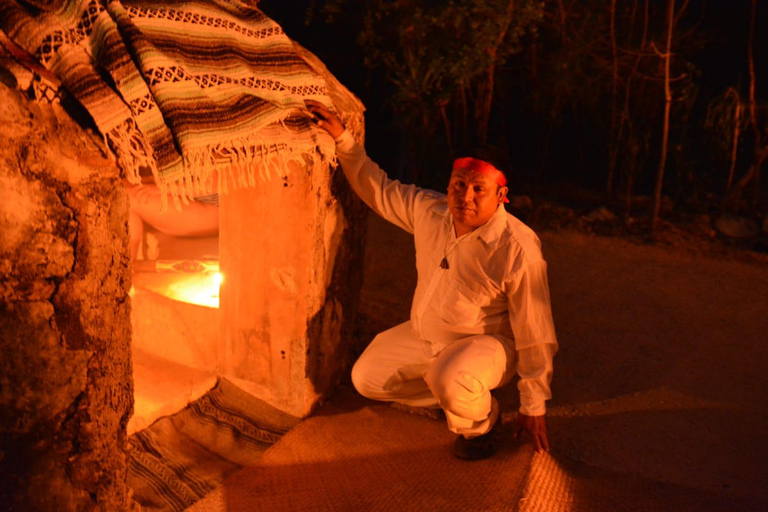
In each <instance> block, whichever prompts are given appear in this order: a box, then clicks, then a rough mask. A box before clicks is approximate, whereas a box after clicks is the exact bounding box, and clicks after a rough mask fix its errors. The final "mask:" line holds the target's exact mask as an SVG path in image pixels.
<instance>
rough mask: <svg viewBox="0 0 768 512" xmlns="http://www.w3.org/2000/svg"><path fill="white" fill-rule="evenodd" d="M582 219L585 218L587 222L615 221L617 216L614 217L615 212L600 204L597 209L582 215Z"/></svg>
mask: <svg viewBox="0 0 768 512" xmlns="http://www.w3.org/2000/svg"><path fill="white" fill-rule="evenodd" d="M582 219H584V220H586V221H587V222H615V221H616V219H618V217H616V214H615V213H613V212H612V211H611V210H609V209H608V208H606V207H605V206H601V207H600V208H598V209H597V210H594V211H592V212H590V213H589V214H587V215H584V216H583V217H582Z"/></svg>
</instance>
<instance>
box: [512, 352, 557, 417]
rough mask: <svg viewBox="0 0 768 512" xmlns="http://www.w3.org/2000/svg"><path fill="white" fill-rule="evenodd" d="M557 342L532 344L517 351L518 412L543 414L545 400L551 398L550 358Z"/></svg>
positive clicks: (533, 414)
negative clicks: (518, 377)
mask: <svg viewBox="0 0 768 512" xmlns="http://www.w3.org/2000/svg"><path fill="white" fill-rule="evenodd" d="M556 351H557V344H553V343H546V344H543V345H533V346H530V347H527V348H524V349H522V350H518V352H517V374H518V375H519V376H520V381H519V382H518V383H517V389H518V390H519V391H520V412H521V413H523V414H525V415H528V416H543V415H544V414H546V412H547V406H546V401H547V400H549V399H550V398H552V392H551V391H550V387H549V385H550V383H551V382H552V358H553V357H554V355H555V352H556Z"/></svg>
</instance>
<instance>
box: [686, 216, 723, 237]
mask: <svg viewBox="0 0 768 512" xmlns="http://www.w3.org/2000/svg"><path fill="white" fill-rule="evenodd" d="M691 228H692V229H693V231H695V232H697V233H701V234H703V235H706V236H708V237H710V238H712V237H714V236H715V235H716V234H717V232H716V231H715V230H714V229H712V217H710V216H709V215H694V216H692V217H691Z"/></svg>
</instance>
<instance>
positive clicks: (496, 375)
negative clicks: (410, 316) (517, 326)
mask: <svg viewBox="0 0 768 512" xmlns="http://www.w3.org/2000/svg"><path fill="white" fill-rule="evenodd" d="M502 339H503V338H501V337H497V336H493V335H487V334H481V335H474V336H469V337H465V338H458V339H456V340H454V341H450V342H449V343H447V344H445V345H443V344H440V345H437V344H434V343H431V342H430V341H427V340H424V339H421V338H418V337H416V336H414V335H413V333H412V332H411V322H405V323H403V324H400V325H398V326H396V327H393V328H392V329H389V330H387V331H384V332H382V333H381V334H379V335H378V336H376V337H375V338H374V339H373V341H372V342H371V344H370V345H369V346H368V348H366V349H365V351H364V352H363V353H362V355H361V356H360V358H359V359H358V360H357V362H356V363H355V366H354V367H353V368H352V383H353V384H354V385H355V388H356V389H357V391H358V392H359V393H360V394H361V395H363V396H365V397H367V398H371V399H373V400H386V401H392V402H399V403H402V404H406V405H410V406H414V407H442V408H443V410H444V411H445V416H446V419H447V420H448V428H450V429H451V431H453V432H455V433H457V434H462V435H464V436H465V437H467V438H471V437H475V436H479V435H482V434H485V433H486V432H488V431H489V430H490V429H491V427H492V426H493V424H494V423H495V422H496V420H497V418H498V415H499V404H498V402H497V400H496V398H494V397H492V396H491V390H492V389H495V388H498V387H500V386H502V385H504V384H506V383H507V382H509V381H510V380H511V379H512V377H513V376H514V374H515V361H516V356H515V353H514V351H513V350H512V349H510V348H509V346H508V345H509V342H508V341H507V343H505V342H504V341H502Z"/></svg>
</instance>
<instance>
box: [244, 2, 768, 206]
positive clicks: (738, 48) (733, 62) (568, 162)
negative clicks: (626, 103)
mask: <svg viewBox="0 0 768 512" xmlns="http://www.w3.org/2000/svg"><path fill="white" fill-rule="evenodd" d="M609 3H610V2H602V4H605V5H608V4H609ZM618 3H619V4H621V3H622V2H621V1H620V2H618ZM665 3H666V2H662V1H657V2H656V1H652V2H651V9H652V11H653V14H652V18H651V27H650V29H651V32H652V34H653V37H654V38H655V40H656V41H658V42H660V43H661V42H663V40H664V38H663V31H664V23H663V22H664V18H663V11H664V4H665ZM760 3H761V2H758V4H760ZM323 4H324V3H323V2H318V1H317V0H294V1H292V2H290V3H285V2H280V1H277V0H262V1H261V2H260V3H259V8H260V9H261V10H262V11H264V12H265V13H266V14H267V15H269V16H270V17H272V18H273V19H275V20H276V21H277V22H278V23H279V24H280V25H281V26H282V27H283V28H284V30H285V32H286V33H287V34H288V36H289V37H291V38H292V39H294V40H296V41H298V42H299V43H301V44H302V45H303V46H305V47H306V48H308V49H309V50H310V51H312V52H313V53H315V54H316V55H318V57H320V58H321V59H322V60H323V62H324V63H325V64H326V65H327V66H328V68H329V69H330V70H331V72H333V73H334V75H336V76H337V77H338V78H339V80H340V81H341V82H342V83H344V84H345V85H346V86H347V87H348V88H349V89H350V90H351V91H352V92H354V93H355V94H356V95H357V96H358V97H359V98H360V99H361V100H362V101H363V103H364V104H365V106H366V108H367V112H366V132H367V137H366V139H367V144H366V146H367V151H368V153H369V155H370V156H371V157H372V158H373V159H374V160H375V161H377V162H378V163H379V164H380V165H381V166H382V167H383V168H384V169H385V170H387V172H388V173H389V174H390V175H391V176H393V177H396V178H399V179H402V180H403V181H413V180H414V175H413V173H412V172H411V171H410V169H409V165H408V162H409V160H412V159H415V158H416V157H415V156H414V155H413V152H412V150H411V149H410V148H409V145H408V141H409V140H413V139H414V138H418V137H419V136H420V134H419V133H418V132H417V131H413V130H408V129H407V128H405V127H404V126H403V125H402V123H399V122H398V118H397V115H396V113H394V112H393V109H392V108H391V97H392V94H393V92H394V86H393V85H392V84H391V83H390V82H389V81H388V80H387V78H386V69H383V68H382V67H379V68H374V69H371V68H369V67H366V66H365V64H364V57H365V52H364V50H363V48H362V47H361V45H360V44H359V43H358V37H359V33H360V30H361V24H362V17H363V15H364V12H365V9H366V8H367V7H366V2H350V1H347V2H343V3H342V15H336V16H335V17H334V18H333V20H332V21H329V20H328V19H327V16H326V15H325V14H324V12H323V11H322V6H323ZM554 4H555V2H546V3H545V10H546V11H547V15H546V16H545V19H544V20H543V21H542V23H541V25H540V26H539V27H538V35H537V36H536V37H535V38H533V37H531V38H527V39H525V40H524V46H526V45H528V46H530V44H532V42H533V41H534V40H535V41H536V43H537V44H538V45H539V48H540V49H539V54H540V55H541V56H542V58H541V61H540V64H539V65H540V69H542V70H543V71H542V74H545V73H547V70H546V69H544V68H545V67H546V66H547V61H546V57H547V52H550V55H554V56H557V55H559V54H558V52H560V53H561V54H562V53H564V52H563V51H564V50H568V48H558V47H557V44H556V43H555V42H554V41H555V40H556V38H555V36H554V32H553V29H552V27H551V26H550V25H551V23H552V20H553V19H554V12H553V9H554ZM580 4H585V5H586V4H595V5H599V4H601V2H599V1H598V2H573V3H572V4H571V5H580ZM677 4H678V6H677V7H678V8H680V7H681V6H682V4H683V2H680V1H678V2H677ZM581 7H582V14H581V16H579V15H578V13H577V15H575V16H574V23H576V22H577V21H578V20H579V19H580V18H583V14H584V13H585V12H587V13H588V12H589V8H587V7H584V6H583V5H582V6H581ZM767 7H768V6H765V5H762V6H761V5H758V9H757V13H758V15H757V18H756V30H755V33H756V37H755V42H754V54H755V69H756V75H757V79H756V83H757V93H756V99H757V103H758V106H759V107H760V108H759V109H758V119H759V126H760V128H761V130H762V134H763V137H766V133H767V132H766V117H768V116H766V109H765V105H766V99H767V98H768V94H767V91H768V69H767V67H766V55H767V53H768V52H766V48H768V45H766V43H768V38H767V37H766V36H765V28H766V27H768V24H767V23H766V21H768V8H767ZM749 19H750V2H749V1H748V0H736V1H723V0H720V1H711V0H710V1H706V2H705V1H704V0H691V1H690V3H689V5H688V6H687V9H686V10H685V12H684V15H683V16H682V19H681V23H680V25H679V28H678V32H679V33H680V34H682V36H681V38H680V40H679V41H676V45H677V47H674V48H673V52H674V55H675V57H674V58H675V59H677V64H676V65H675V64H674V62H675V61H674V60H673V67H675V66H677V68H676V69H675V70H674V71H673V75H674V74H679V73H683V72H688V73H689V75H690V76H691V78H690V89H689V91H693V94H689V95H688V96H687V98H686V97H684V96H686V93H685V92H684V91H683V90H682V85H681V84H679V83H678V84H673V94H674V95H675V99H674V101H675V103H673V107H672V113H671V117H670V140H669V154H668V158H667V165H666V167H667V169H666V174H665V178H664V188H663V193H664V195H665V196H668V197H669V198H670V199H671V201H672V202H673V204H674V205H675V210H676V211H687V212H694V213H714V212H720V211H723V210H726V209H730V210H732V211H734V212H736V213H742V214H744V215H752V216H755V217H757V218H758V219H759V218H761V217H762V216H763V215H764V214H765V208H766V201H765V186H762V187H761V188H762V190H761V191H759V192H758V191H756V190H753V189H754V186H753V185H752V184H750V185H748V186H747V187H746V188H745V189H744V190H743V193H742V194H741V195H740V196H739V197H738V198H737V200H735V201H731V202H730V203H729V202H728V201H726V199H727V194H726V190H725V181H726V177H727V170H728V167H729V161H728V159H727V155H725V154H724V152H723V150H722V148H718V147H717V144H715V143H713V140H717V138H718V137H719V138H721V139H723V138H724V137H727V135H724V134H723V133H728V132H727V130H726V131H725V132H723V133H720V132H713V131H712V130H708V129H706V127H705V126H704V125H705V121H706V116H707V111H708V109H709V108H710V107H711V105H712V104H713V102H715V101H716V100H717V99H718V98H720V97H722V95H723V93H724V91H725V90H726V89H727V88H728V87H734V88H735V89H736V90H738V91H739V93H740V95H741V100H742V102H746V100H747V97H748V96H747V95H748V83H749V75H748V68H747V43H748V28H749ZM578 42H579V41H571V43H570V45H571V46H575V45H576V44H577V43H578ZM392 44H393V45H394V44H397V43H396V42H395V41H393V42H392ZM528 46H526V48H524V50H523V52H522V53H521V54H520V55H517V56H515V57H512V58H510V59H508V60H507V62H505V63H504V64H503V65H501V66H499V67H498V68H497V78H496V90H495V95H494V104H493V111H492V117H491V122H490V135H489V142H491V143H492V144H494V145H497V146H499V147H501V148H503V149H504V150H505V151H507V152H508V153H509V155H510V161H511V162H512V165H511V171H512V179H511V184H512V192H511V193H512V194H528V195H531V196H534V197H547V198H552V199H559V200H560V201H562V202H569V201H570V202H572V203H573V202H579V201H583V200H584V198H585V197H590V198H591V199H590V201H591V202H592V203H600V202H607V203H608V204H611V201H613V202H614V203H615V204H616V209H619V208H620V206H618V205H619V204H623V200H622V199H621V198H620V197H619V196H621V195H622V193H623V192H624V191H625V190H626V183H627V180H628V178H627V177H626V176H624V175H623V174H622V172H623V171H622V169H623V168H625V167H626V166H627V163H626V160H621V159H622V158H625V159H626V158H628V157H627V156H626V155H627V154H628V152H627V150H626V148H619V152H620V155H621V156H620V157H619V158H620V161H619V164H618V168H617V171H616V178H615V180H616V181H615V184H614V187H613V188H614V190H613V192H612V194H608V195H607V196H606V195H605V190H606V176H607V172H608V171H607V160H608V144H609V137H610V133H609V132H610V127H609V121H608V120H607V119H608V112H609V105H610V95H609V94H607V93H606V91H609V89H610V87H609V85H607V84H606V85H605V89H604V90H602V92H600V91H598V92H595V91H594V84H589V83H586V81H585V80H582V79H579V77H578V76H575V77H567V76H562V75H561V76H560V78H562V79H564V80H570V84H571V86H572V89H573V90H574V91H576V93H577V94H578V95H579V97H574V98H568V97H565V98H564V99H563V104H564V105H566V106H565V107H563V108H561V109H560V110H559V111H558V112H556V114H555V115H553V116H552V117H551V118H550V117H549V116H548V114H546V113H547V110H546V98H547V94H549V92H548V89H547V87H548V86H549V85H548V84H546V83H543V81H542V82H540V83H536V84H533V83H531V82H530V81H529V80H528V79H527V73H526V71H525V70H526V69H527V65H528V64H529V63H528V59H529V54H528V52H527V48H528ZM437 51H439V49H437ZM566 55H567V53H566ZM554 60H555V59H554V58H553V59H552V61H554ZM657 60H658V63H655V64H654V63H653V62H651V59H650V58H649V59H648V61H649V62H651V63H650V65H649V66H647V67H646V69H647V70H648V72H654V73H657V76H656V79H655V80H654V79H649V80H648V81H647V84H646V85H645V86H644V89H643V90H642V91H638V92H637V93H633V94H637V95H638V96H639V95H641V94H642V95H644V96H643V98H641V100H640V101H639V102H637V103H638V104H640V105H641V106H640V107H638V112H639V114H637V116H638V122H637V126H643V127H644V128H642V130H639V132H640V133H642V134H643V135H642V137H645V138H644V139H642V138H641V139H639V140H641V142H642V145H643V147H642V149H641V151H640V155H639V156H637V157H636V158H635V162H634V163H635V164H636V165H637V170H635V171H634V175H633V181H632V186H631V190H632V194H634V195H638V196H649V195H650V194H651V193H652V192H653V184H654V182H655V176H656V171H657V168H658V164H659V155H660V147H661V134H662V117H661V112H663V105H664V97H663V82H661V81H659V77H660V76H661V77H663V71H662V66H661V64H660V62H661V61H660V60H659V59H657ZM686 63H689V64H686ZM582 64H583V63H582ZM574 65H579V64H578V63H574ZM687 65H690V67H688V68H686V67H685V66H687ZM654 66H655V68H654ZM549 73H550V76H553V77H557V76H558V75H557V73H556V72H554V73H553V72H552V70H549ZM595 80H597V81H599V80H603V82H604V81H605V79H604V78H601V77H596V78H595ZM580 87H581V90H580ZM590 94H591V96H589V99H588V101H586V102H584V101H582V98H583V97H584V96H585V95H590ZM533 97H538V98H539V100H538V101H540V102H541V104H540V105H536V104H535V102H534V101H533V100H532V98H533ZM542 97H543V98H544V99H541V98H542ZM691 98H692V99H691ZM643 101H644V102H646V103H645V105H646V106H642V102H643ZM685 102H688V103H687V106H686V108H685V109H683V108H682V107H681V106H680V105H682V104H683V103H685ZM532 105H533V106H532ZM646 114H647V115H646ZM742 137H743V140H741V141H740V149H739V156H738V161H737V166H736V172H735V180H738V179H739V177H741V176H742V175H744V174H745V173H746V172H747V170H748V168H749V166H750V165H751V163H752V162H753V161H754V158H753V146H754V138H753V137H752V135H751V132H750V129H749V127H748V126H743V127H742ZM545 142H546V143H545ZM425 144H426V145H427V147H432V148H433V150H432V155H433V156H432V158H431V159H429V158H428V160H429V161H430V163H429V164H428V165H427V166H426V167H428V168H427V169H425V172H424V173H423V174H420V175H418V176H416V177H415V178H416V180H415V181H418V182H419V184H421V185H424V186H428V187H432V188H436V189H441V190H442V189H444V187H445V184H446V183H447V177H448V174H447V172H446V169H449V168H450V158H449V151H446V148H445V147H443V146H441V144H443V143H442V142H441V141H440V140H437V139H435V140H432V141H425ZM428 156H429V155H428ZM622 162H624V163H622ZM764 181H765V180H763V182H764Z"/></svg>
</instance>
